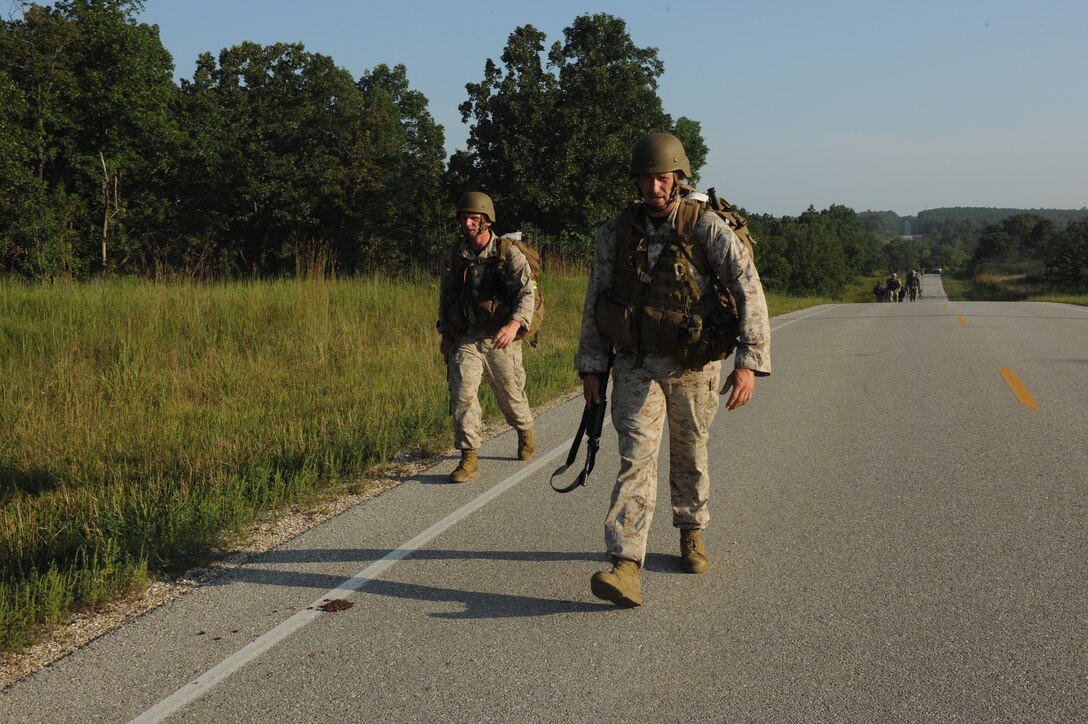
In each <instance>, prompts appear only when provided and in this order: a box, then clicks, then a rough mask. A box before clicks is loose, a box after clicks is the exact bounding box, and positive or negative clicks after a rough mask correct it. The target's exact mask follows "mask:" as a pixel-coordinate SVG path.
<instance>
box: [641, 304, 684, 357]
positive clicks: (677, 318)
mask: <svg viewBox="0 0 1088 724" xmlns="http://www.w3.org/2000/svg"><path fill="white" fill-rule="evenodd" d="M639 333H640V334H641V335H642V336H641V340H642V344H641V345H640V349H643V350H645V351H646V352H651V353H659V354H673V355H674V354H676V353H677V352H678V351H679V350H680V336H681V335H682V334H683V335H686V334H687V330H686V329H685V327H684V313H683V312H679V311H676V310H673V309H661V308H657V307H647V308H646V310H645V312H644V313H643V315H642V324H641V325H640V328H639Z"/></svg>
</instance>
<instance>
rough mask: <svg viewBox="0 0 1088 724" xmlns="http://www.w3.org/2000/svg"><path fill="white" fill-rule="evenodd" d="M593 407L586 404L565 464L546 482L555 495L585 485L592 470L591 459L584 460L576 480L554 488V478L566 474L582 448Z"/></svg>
mask: <svg viewBox="0 0 1088 724" xmlns="http://www.w3.org/2000/svg"><path fill="white" fill-rule="evenodd" d="M593 408H594V405H593V404H592V403H589V402H587V403H586V406H585V409H584V410H583V411H582V422H581V423H580V424H579V425H578V432H576V433H574V443H573V444H571V446H570V452H569V453H567V462H566V463H564V464H563V465H561V466H560V467H558V468H556V471H555V472H554V473H552V477H551V479H550V480H548V484H549V485H551V486H552V490H554V491H555V492H557V493H569V492H570V491H572V490H574V489H575V488H578V487H581V486H582V485H585V484H586V478H587V477H588V476H589V473H590V472H591V471H592V470H593V457H587V458H586V468H585V469H583V470H582V472H581V473H579V475H578V478H577V479H576V480H575V481H574V482H573V483H571V484H570V485H568V486H566V487H564V488H557V487H555V476H556V475H562V474H563V473H565V472H566V470H567V468H569V467H570V466H571V465H573V464H574V461H575V459H577V457H578V449H579V448H580V447H581V446H582V437H583V436H585V434H586V430H588V429H589V424H590V422H591V421H592V420H593V412H594V409H593Z"/></svg>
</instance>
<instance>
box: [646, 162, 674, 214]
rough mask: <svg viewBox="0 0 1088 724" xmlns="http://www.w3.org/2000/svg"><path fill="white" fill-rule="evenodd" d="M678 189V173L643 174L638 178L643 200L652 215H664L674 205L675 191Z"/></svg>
mask: <svg viewBox="0 0 1088 724" xmlns="http://www.w3.org/2000/svg"><path fill="white" fill-rule="evenodd" d="M675 187H676V173H675V172H672V171H670V172H668V173H643V174H639V177H638V190H639V193H641V194H642V200H643V201H645V202H646V209H647V210H648V211H649V212H650V213H651V214H663V213H665V212H666V211H668V210H669V209H670V208H671V207H672V204H671V203H670V199H672V192H673V189H674V188H675Z"/></svg>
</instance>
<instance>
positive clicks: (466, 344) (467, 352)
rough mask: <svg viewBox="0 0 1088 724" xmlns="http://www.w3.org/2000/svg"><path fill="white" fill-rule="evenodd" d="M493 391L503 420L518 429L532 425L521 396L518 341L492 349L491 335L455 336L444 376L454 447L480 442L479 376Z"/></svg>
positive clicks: (467, 447) (526, 402) (475, 445)
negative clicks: (479, 337)
mask: <svg viewBox="0 0 1088 724" xmlns="http://www.w3.org/2000/svg"><path fill="white" fill-rule="evenodd" d="M484 376H486V377H487V383H488V384H489V385H490V386H491V389H492V390H493V391H494V392H495V400H496V401H497V402H498V403H499V409H500V410H502V414H503V416H504V417H505V418H506V422H507V423H509V424H510V425H511V426H512V427H514V428H516V429H518V430H528V429H529V428H530V427H532V426H533V416H532V413H530V411H529V400H528V399H527V398H526V397H525V367H524V366H522V363H521V341H520V340H518V341H515V342H512V343H511V344H510V345H509V346H507V347H506V348H505V349H495V345H494V343H493V342H492V341H491V338H490V337H488V338H486V339H472V338H467V337H458V338H457V339H455V340H454V342H453V348H452V349H451V350H450V360H449V364H448V365H447V366H446V379H447V381H448V382H449V385H450V414H451V415H452V416H453V445H454V447H456V448H457V449H458V450H475V449H476V448H478V447H480V443H481V442H483V440H482V434H483V426H484V423H483V411H482V410H481V409H480V400H479V392H480V380H481V379H482V378H483V377H484Z"/></svg>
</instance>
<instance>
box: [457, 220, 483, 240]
mask: <svg viewBox="0 0 1088 724" xmlns="http://www.w3.org/2000/svg"><path fill="white" fill-rule="evenodd" d="M457 222H458V223H459V224H460V225H461V233H462V234H464V235H465V236H467V237H469V238H475V237H477V236H479V235H480V234H481V233H482V232H483V231H484V230H485V229H486V228H487V226H486V224H487V219H486V218H485V217H484V215H483V214H459V215H458V216H457Z"/></svg>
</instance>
